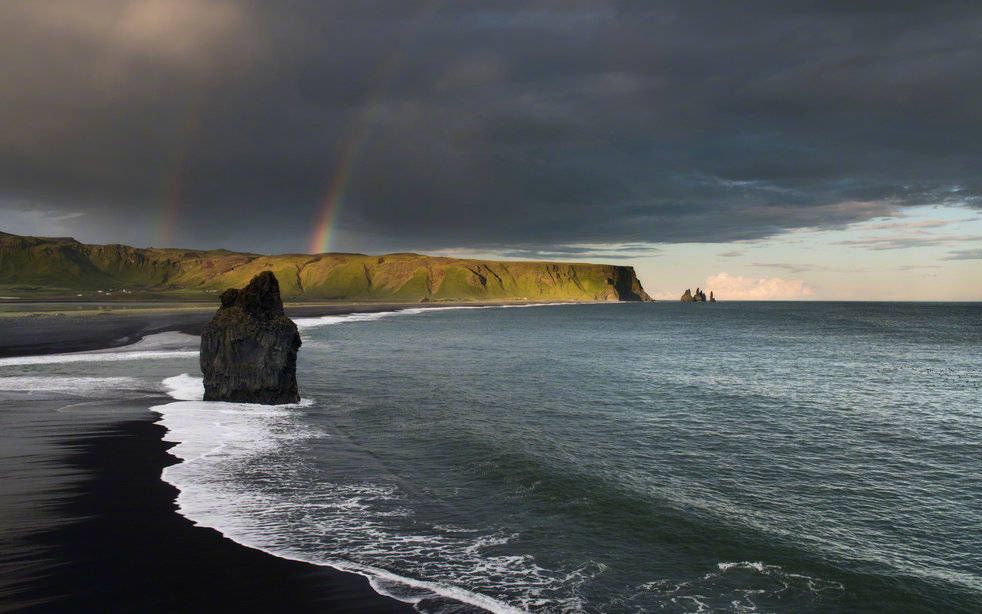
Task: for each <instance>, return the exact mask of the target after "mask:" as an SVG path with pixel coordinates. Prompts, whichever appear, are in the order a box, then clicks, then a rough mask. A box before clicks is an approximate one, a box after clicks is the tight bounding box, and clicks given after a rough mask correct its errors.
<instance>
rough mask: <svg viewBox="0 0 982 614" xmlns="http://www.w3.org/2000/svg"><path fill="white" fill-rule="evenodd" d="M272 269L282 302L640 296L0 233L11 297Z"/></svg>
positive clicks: (484, 273)
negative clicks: (12, 295) (277, 281)
mask: <svg viewBox="0 0 982 614" xmlns="http://www.w3.org/2000/svg"><path fill="white" fill-rule="evenodd" d="M262 271H272V272H273V273H275V274H276V277H277V278H278V279H279V282H280V290H281V293H282V295H283V297H284V298H285V299H287V300H295V301H303V300H378V301H399V302H402V301H405V302H417V301H498V300H501V301H512V300H513V301H523V300H528V301H647V300H651V299H650V298H649V297H648V294H647V293H646V292H645V291H644V288H642V287H641V282H640V281H638V278H637V276H636V275H635V273H634V269H633V268H632V267H628V266H615V265H608V264H581V263H559V262H505V261H494V260H468V259H460V258H443V257H433V256H423V255H419V254H387V255H384V256H367V255H364V254H314V255H308V254H284V255H277V256H264V255H260V254H249V253H238V252H230V251H226V250H208V251H202V250H189V249H169V248H135V247H130V246H127V245H88V244H84V243H80V242H78V241H76V240H74V239H71V238H42V237H22V236H17V235H11V234H6V233H0V287H2V288H6V289H7V290H5V292H8V291H9V292H10V293H11V294H17V295H23V294H32V293H34V294H37V293H48V294H52V293H59V292H60V293H73V295H74V293H82V294H83V296H84V297H86V298H92V297H93V295H95V296H99V294H98V293H99V291H102V292H103V293H105V292H106V291H109V290H112V291H113V293H114V295H118V294H119V293H120V292H131V293H143V294H147V293H150V294H154V295H175V296H197V295H203V294H206V293H212V294H213V293H216V292H220V291H222V290H224V289H225V288H229V287H242V286H245V285H246V284H247V283H248V282H249V280H251V279H252V278H253V277H254V276H255V275H257V274H258V273H260V272H262Z"/></svg>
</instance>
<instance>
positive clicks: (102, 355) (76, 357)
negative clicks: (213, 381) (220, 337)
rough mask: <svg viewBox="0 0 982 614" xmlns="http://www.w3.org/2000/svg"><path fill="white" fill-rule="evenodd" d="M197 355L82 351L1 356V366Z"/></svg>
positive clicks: (156, 358) (163, 352) (178, 352)
mask: <svg viewBox="0 0 982 614" xmlns="http://www.w3.org/2000/svg"><path fill="white" fill-rule="evenodd" d="M197 355H198V352H197V350H195V351H173V350H171V351H156V352H91V353H83V352H80V353H77V354H48V355H47V356H15V357H12V358H0V367H15V366H23V365H57V364H62V363H71V362H124V361H129V360H158V359H164V358H190V357H192V356H197Z"/></svg>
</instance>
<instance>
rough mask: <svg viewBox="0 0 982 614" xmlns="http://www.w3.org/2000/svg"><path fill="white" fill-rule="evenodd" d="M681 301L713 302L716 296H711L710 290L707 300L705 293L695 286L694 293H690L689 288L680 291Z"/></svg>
mask: <svg viewBox="0 0 982 614" xmlns="http://www.w3.org/2000/svg"><path fill="white" fill-rule="evenodd" d="M682 302H683V303H705V302H710V303H715V302H716V297H715V296H713V292H712V290H710V292H709V300H708V301H707V299H706V293H705V292H704V291H703V290H701V289H700V288H696V292H695V294H693V293H692V289H691V288H686V289H685V292H683V293H682Z"/></svg>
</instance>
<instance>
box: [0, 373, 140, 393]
mask: <svg viewBox="0 0 982 614" xmlns="http://www.w3.org/2000/svg"><path fill="white" fill-rule="evenodd" d="M140 385H141V383H140V380H138V379H136V378H133V377H59V376H47V375H44V376H35V375H25V376H14V377H0V391H3V392H30V393H34V392H68V393H73V394H85V393H87V392H104V391H117V390H127V389H134V388H138V387H140Z"/></svg>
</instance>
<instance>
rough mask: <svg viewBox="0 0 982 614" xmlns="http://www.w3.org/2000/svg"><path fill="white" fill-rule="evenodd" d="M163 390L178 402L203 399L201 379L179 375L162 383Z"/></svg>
mask: <svg viewBox="0 0 982 614" xmlns="http://www.w3.org/2000/svg"><path fill="white" fill-rule="evenodd" d="M163 386H164V390H166V391H167V394H168V395H170V396H171V397H172V398H174V399H177V400H178V401H200V400H202V399H203V398H204V397H205V386H204V383H203V380H202V378H200V377H194V376H192V375H189V374H187V373H181V374H180V375H175V376H174V377H168V378H167V379H165V380H164V381H163Z"/></svg>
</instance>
